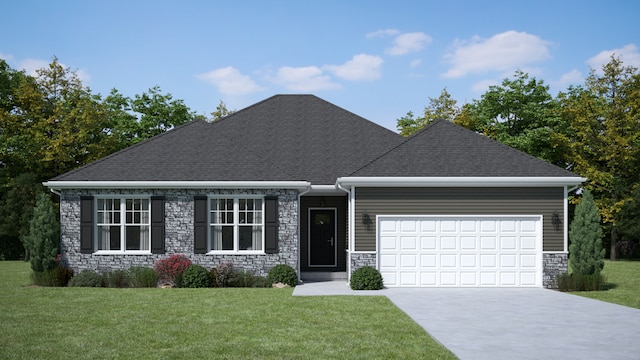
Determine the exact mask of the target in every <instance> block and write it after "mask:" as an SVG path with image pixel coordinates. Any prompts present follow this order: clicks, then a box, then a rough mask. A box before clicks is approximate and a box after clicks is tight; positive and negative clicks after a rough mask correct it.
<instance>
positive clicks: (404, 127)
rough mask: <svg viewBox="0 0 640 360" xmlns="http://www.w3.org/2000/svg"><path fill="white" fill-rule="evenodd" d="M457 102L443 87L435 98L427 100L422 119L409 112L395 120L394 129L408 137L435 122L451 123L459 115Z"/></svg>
mask: <svg viewBox="0 0 640 360" xmlns="http://www.w3.org/2000/svg"><path fill="white" fill-rule="evenodd" d="M460 111H461V109H460V108H459V107H458V106H457V101H456V100H455V99H452V98H451V94H449V92H448V91H447V88H446V87H445V88H444V89H442V91H441V92H440V96H438V97H437V98H431V97H430V98H429V105H427V107H425V108H424V117H421V118H415V117H414V115H413V113H412V112H411V111H409V112H408V113H407V115H405V116H404V117H402V118H399V119H397V120H396V123H397V125H396V127H397V129H398V131H400V135H402V136H410V135H412V134H414V133H416V132H418V131H419V130H421V129H422V128H424V127H425V126H427V125H429V124H430V123H432V122H434V121H436V120H440V119H442V120H447V121H453V119H455V117H456V116H458V114H459V113H460Z"/></svg>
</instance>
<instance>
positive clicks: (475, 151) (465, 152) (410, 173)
mask: <svg viewBox="0 0 640 360" xmlns="http://www.w3.org/2000/svg"><path fill="white" fill-rule="evenodd" d="M349 177H443V178H444V177H469V178H476V177H514V178H515V177H556V178H561V177H562V178H575V179H580V178H579V177H578V176H577V175H576V174H574V173H572V172H570V171H567V170H565V169H562V168H560V167H558V166H555V165H552V164H550V163H547V162H546V161H543V160H540V159H538V158H536V157H533V156H531V155H528V154H526V153H524V152H521V151H519V150H516V149H514V148H511V147H509V146H507V145H504V144H501V143H499V142H497V141H495V140H492V139H490V138H488V137H486V136H483V135H480V134H477V133H475V132H473V131H470V130H468V129H465V128H463V127H461V126H458V125H455V124H452V123H450V122H448V121H444V120H438V121H435V122H433V123H431V124H430V125H429V126H426V127H425V128H424V129H422V130H421V131H420V132H418V133H416V134H414V135H413V136H411V137H409V138H408V139H407V140H406V141H404V142H403V143H402V144H400V145H398V146H397V147H395V148H393V149H391V150H390V151H388V152H387V153H385V154H384V155H382V156H380V157H379V158H377V159H375V160H373V161H372V162H370V163H369V164H367V165H365V166H364V167H362V168H360V169H358V170H356V171H354V172H353V173H351V174H350V175H349ZM577 182H578V183H579V182H580V181H577Z"/></svg>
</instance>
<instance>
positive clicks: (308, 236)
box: [307, 207, 338, 268]
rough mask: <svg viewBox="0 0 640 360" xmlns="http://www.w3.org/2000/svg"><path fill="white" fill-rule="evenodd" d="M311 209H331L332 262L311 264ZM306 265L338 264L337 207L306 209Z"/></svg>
mask: <svg viewBox="0 0 640 360" xmlns="http://www.w3.org/2000/svg"><path fill="white" fill-rule="evenodd" d="M313 210H330V211H333V234H334V238H335V239H334V246H333V264H324V265H312V264H311V211H313ZM307 266H308V267H310V268H333V267H336V266H338V209H337V208H335V207H324V208H319V207H310V208H309V209H308V210H307Z"/></svg>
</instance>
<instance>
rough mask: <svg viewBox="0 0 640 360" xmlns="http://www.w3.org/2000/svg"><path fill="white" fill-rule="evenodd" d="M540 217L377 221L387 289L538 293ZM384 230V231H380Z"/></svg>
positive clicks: (407, 218) (389, 219) (540, 271)
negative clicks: (457, 288)
mask: <svg viewBox="0 0 640 360" xmlns="http://www.w3.org/2000/svg"><path fill="white" fill-rule="evenodd" d="M540 221H541V218H540V217H521V216H514V217H509V216H507V217H500V216H495V217H492V216H461V217H453V216H443V217H438V216H424V217H420V216H407V217H401V216H399V217H393V216H389V217H384V216H382V217H379V219H378V223H379V224H380V227H379V248H378V249H379V258H378V260H379V268H380V271H381V273H382V275H383V278H384V283H385V286H390V287H393V286H446V287H455V286H466V287H478V286H488V287H500V286H506V287H516V286H532V287H540V286H541V283H542V275H541V273H542V269H541V268H542V260H541V259H542V227H541V226H540ZM383 225H384V226H383Z"/></svg>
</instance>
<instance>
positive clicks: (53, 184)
mask: <svg viewBox="0 0 640 360" xmlns="http://www.w3.org/2000/svg"><path fill="white" fill-rule="evenodd" d="M42 184H43V185H44V186H46V187H48V188H50V189H52V190H66V189H298V190H302V189H308V188H309V187H310V186H311V183H310V182H308V181H47V182H44V183H42Z"/></svg>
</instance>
